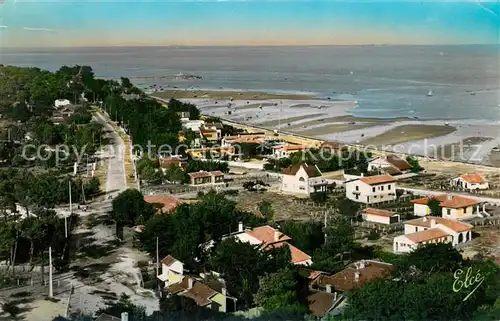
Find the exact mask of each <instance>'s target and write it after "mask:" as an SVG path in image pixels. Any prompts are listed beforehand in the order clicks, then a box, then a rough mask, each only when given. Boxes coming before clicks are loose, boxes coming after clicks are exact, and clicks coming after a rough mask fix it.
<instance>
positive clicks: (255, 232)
mask: <svg viewBox="0 0 500 321" xmlns="http://www.w3.org/2000/svg"><path fill="white" fill-rule="evenodd" d="M275 232H278V240H276V239H275ZM246 233H247V234H248V235H250V236H252V237H253V238H255V239H257V240H259V241H260V242H261V243H265V244H271V243H276V242H284V241H289V240H291V238H290V237H289V236H288V235H285V234H283V233H281V232H280V231H278V230H276V229H275V228H272V227H271V226H269V225H264V226H259V227H256V228H254V229H251V230H249V231H247V232H246Z"/></svg>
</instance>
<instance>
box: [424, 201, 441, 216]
mask: <svg viewBox="0 0 500 321" xmlns="http://www.w3.org/2000/svg"><path fill="white" fill-rule="evenodd" d="M427 206H428V207H429V209H430V210H431V215H434V216H439V217H440V216H441V215H442V209H441V202H440V201H439V200H437V199H435V198H433V199H430V200H429V201H428V202H427Z"/></svg>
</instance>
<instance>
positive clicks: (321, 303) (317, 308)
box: [307, 290, 335, 317]
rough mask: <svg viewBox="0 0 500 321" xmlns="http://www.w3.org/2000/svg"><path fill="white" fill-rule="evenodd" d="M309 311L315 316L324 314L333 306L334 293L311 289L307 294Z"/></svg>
mask: <svg viewBox="0 0 500 321" xmlns="http://www.w3.org/2000/svg"><path fill="white" fill-rule="evenodd" d="M307 302H308V307H309V311H311V314H312V315H313V316H315V317H322V316H324V315H326V314H327V313H328V312H330V310H331V309H332V308H333V305H334V303H335V294H333V293H328V292H324V291H315V290H312V291H311V292H310V293H309V295H308V296H307Z"/></svg>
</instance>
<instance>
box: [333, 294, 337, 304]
mask: <svg viewBox="0 0 500 321" xmlns="http://www.w3.org/2000/svg"><path fill="white" fill-rule="evenodd" d="M335 301H337V292H335V293H333V302H335Z"/></svg>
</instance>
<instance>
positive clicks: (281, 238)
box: [226, 223, 312, 265]
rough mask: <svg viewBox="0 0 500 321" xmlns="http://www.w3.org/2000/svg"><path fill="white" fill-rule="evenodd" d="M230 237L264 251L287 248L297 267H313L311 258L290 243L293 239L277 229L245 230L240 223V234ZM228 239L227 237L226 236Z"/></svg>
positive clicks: (267, 226) (259, 228) (265, 227)
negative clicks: (258, 246)
mask: <svg viewBox="0 0 500 321" xmlns="http://www.w3.org/2000/svg"><path fill="white" fill-rule="evenodd" d="M229 236H234V237H236V238H237V239H239V240H240V241H241V242H245V243H250V244H254V245H260V248H261V249H262V250H266V249H271V248H281V247H283V246H286V247H288V248H289V250H290V254H291V257H292V258H291V261H292V263H293V264H296V265H311V264H312V260H311V257H310V256H309V255H308V254H306V253H304V252H302V251H301V250H299V249H298V248H296V247H295V246H293V245H291V244H290V243H288V241H290V240H291V238H290V237H289V236H288V235H285V234H283V233H281V232H280V231H278V230H277V229H275V228H273V227H271V226H269V225H265V226H260V227H256V228H253V229H244V227H243V223H239V225H238V232H236V233H232V234H230V235H229ZM226 237H227V236H226Z"/></svg>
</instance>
